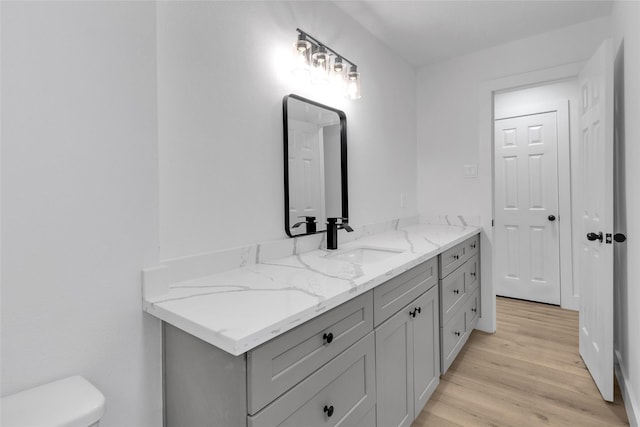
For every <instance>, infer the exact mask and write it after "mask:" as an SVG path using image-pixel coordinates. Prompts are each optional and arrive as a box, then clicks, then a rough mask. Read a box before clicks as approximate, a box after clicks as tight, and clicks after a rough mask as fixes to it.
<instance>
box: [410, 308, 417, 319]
mask: <svg viewBox="0 0 640 427" xmlns="http://www.w3.org/2000/svg"><path fill="white" fill-rule="evenodd" d="M409 316H411V317H416V311H415V309H414V310H411V311H410V312H409Z"/></svg>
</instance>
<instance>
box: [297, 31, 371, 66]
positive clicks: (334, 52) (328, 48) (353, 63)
mask: <svg viewBox="0 0 640 427" xmlns="http://www.w3.org/2000/svg"><path fill="white" fill-rule="evenodd" d="M296 31H297V32H299V33H300V34H302V35H303V36H305V37H306V38H307V39H310V40H311V41H312V42H313V43H314V44H316V45H317V46H318V47H320V46H321V47H324V48H325V49H327V50H328V51H330V52H331V53H333V54H334V55H335V56H336V57H337V58H342V60H343V61H346V62H348V63H349V64H351V66H352V67H355V68H356V69H357V68H358V65H357V64H356V63H355V62H353V61H352V60H350V59H348V58H347V57H346V56H344V55H341V54H340V53H338V52H336V51H335V50H333V49H331V48H330V47H329V46H327V45H326V44H324V43H323V42H321V41H320V40H318V39H317V38H315V37H314V36H312V35H311V34H309V33H307V32H306V31H304V30H301V29H300V28H296Z"/></svg>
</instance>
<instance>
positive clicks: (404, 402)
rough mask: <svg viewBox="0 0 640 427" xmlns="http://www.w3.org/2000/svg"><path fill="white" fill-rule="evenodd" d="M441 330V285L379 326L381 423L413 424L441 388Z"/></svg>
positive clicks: (387, 426) (384, 426)
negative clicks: (432, 395) (439, 304)
mask: <svg viewBox="0 0 640 427" xmlns="http://www.w3.org/2000/svg"><path fill="white" fill-rule="evenodd" d="M376 290H377V289H376ZM374 294H375V290H374ZM438 330H439V314H438V287H437V286H432V287H431V288H430V289H429V290H428V291H427V292H425V293H423V294H422V295H421V296H420V297H418V298H416V299H415V300H413V301H411V302H410V303H409V304H406V305H405V306H404V307H403V308H401V309H400V310H399V311H398V312H397V313H396V314H395V315H393V316H392V317H391V318H389V319H388V320H386V321H385V322H384V323H382V324H381V325H380V326H378V327H377V328H376V329H375V336H376V389H377V424H376V425H377V427H390V426H393V427H399V426H410V425H411V423H412V422H413V420H415V418H416V417H417V416H418V414H419V413H420V411H421V410H422V408H423V407H424V405H425V403H426V402H427V400H428V399H429V397H430V396H431V394H432V393H433V391H434V390H435V389H436V387H437V386H438V383H439V377H440V350H439V336H438Z"/></svg>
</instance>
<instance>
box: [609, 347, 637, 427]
mask: <svg viewBox="0 0 640 427" xmlns="http://www.w3.org/2000/svg"><path fill="white" fill-rule="evenodd" d="M614 365H615V372H616V378H617V379H618V385H619V386H620V392H621V393H622V400H623V401H624V407H625V409H626V410H627V418H629V425H630V426H631V427H638V420H640V403H639V402H640V400H639V398H638V397H636V396H637V395H636V393H635V390H633V389H632V388H631V381H630V380H629V377H628V376H627V375H626V373H625V371H624V364H623V363H622V355H621V354H620V352H618V351H616V354H615V364H614Z"/></svg>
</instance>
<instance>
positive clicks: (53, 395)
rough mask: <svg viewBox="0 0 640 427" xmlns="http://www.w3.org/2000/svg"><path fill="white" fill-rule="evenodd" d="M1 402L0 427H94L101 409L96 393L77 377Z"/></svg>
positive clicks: (99, 398)
mask: <svg viewBox="0 0 640 427" xmlns="http://www.w3.org/2000/svg"><path fill="white" fill-rule="evenodd" d="M1 400H2V401H1V402H0V412H1V414H2V415H1V420H2V421H1V422H0V425H1V426H2V427H96V426H97V425H98V422H99V421H100V419H101V418H102V416H103V415H104V406H105V398H104V395H103V394H102V393H101V392H100V390H98V389H97V388H95V387H94V386H93V384H91V383H90V382H89V381H87V380H86V379H84V378H83V377H81V376H79V375H76V376H73V377H69V378H65V379H63V380H59V381H54V382H52V383H49V384H45V385H41V386H39V387H34V388H31V389H29V390H25V391H21V392H19V393H16V394H12V395H11V396H5V397H3V398H2V399H1Z"/></svg>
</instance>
